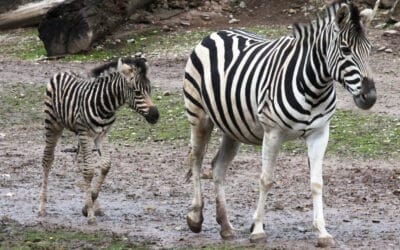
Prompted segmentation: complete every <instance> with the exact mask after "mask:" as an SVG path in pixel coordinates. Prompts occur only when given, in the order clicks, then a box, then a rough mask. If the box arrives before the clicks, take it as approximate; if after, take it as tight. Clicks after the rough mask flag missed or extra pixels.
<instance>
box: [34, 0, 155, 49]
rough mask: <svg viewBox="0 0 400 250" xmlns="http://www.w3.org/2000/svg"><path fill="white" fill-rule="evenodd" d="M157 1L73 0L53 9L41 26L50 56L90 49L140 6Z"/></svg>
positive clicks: (42, 38)
mask: <svg viewBox="0 0 400 250" xmlns="http://www.w3.org/2000/svg"><path fill="white" fill-rule="evenodd" d="M152 2H154V0H114V1H109V0H72V1H68V2H66V3H63V4H60V5H58V6H56V7H55V8H53V9H50V10H49V11H48V13H47V15H46V17H45V18H44V19H43V21H42V22H41V23H40V25H39V37H40V39H41V40H42V41H43V43H44V46H45V48H46V51H47V55H48V56H57V55H65V54H74V53H78V52H81V51H86V50H88V49H89V48H90V46H91V44H92V43H93V42H95V41H96V40H99V39H101V38H102V37H104V36H105V35H106V34H109V33H110V32H111V31H112V30H113V29H115V28H117V26H118V25H119V24H121V23H123V21H124V20H125V19H126V18H127V17H129V16H130V15H131V14H132V13H133V12H134V11H135V10H136V9H139V8H142V7H144V6H146V5H148V4H150V3H152Z"/></svg>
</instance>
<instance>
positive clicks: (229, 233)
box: [219, 229, 236, 240]
mask: <svg viewBox="0 0 400 250" xmlns="http://www.w3.org/2000/svg"><path fill="white" fill-rule="evenodd" d="M219 234H220V235H221V237H222V239H224V240H233V239H235V238H236V233H235V231H234V230H232V229H228V230H224V231H221V232H220V233H219Z"/></svg>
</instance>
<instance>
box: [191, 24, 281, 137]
mask: <svg viewBox="0 0 400 250" xmlns="http://www.w3.org/2000/svg"><path fill="white" fill-rule="evenodd" d="M274 43H276V41H273V42H272V41H269V40H267V39H264V38H262V37H259V36H257V35H254V34H251V33H247V32H244V31H239V30H223V31H219V32H216V33H213V34H211V35H210V36H208V37H206V38H204V39H203V40H202V42H201V43H200V44H199V45H197V46H196V47H195V49H194V50H193V52H192V54H191V56H190V58H189V60H188V63H187V66H186V69H185V71H186V72H185V84H184V91H185V96H186V98H187V99H189V100H192V102H194V103H196V102H198V103H199V105H201V107H202V109H204V110H205V111H206V112H207V113H208V114H209V116H210V118H211V119H212V120H213V122H214V124H216V125H217V126H218V127H219V128H220V129H221V130H222V131H223V132H224V133H227V134H228V135H230V136H231V137H232V138H235V139H236V140H238V141H241V142H244V143H249V144H260V143H261V141H262V137H263V129H262V127H261V124H260V122H259V118H258V104H259V101H258V99H260V96H259V94H260V91H259V90H258V89H259V88H260V82H261V81H263V79H260V77H258V76H261V75H262V74H263V71H264V69H263V68H262V64H263V63H265V59H267V57H266V56H265V55H266V54H267V53H268V52H269V51H271V50H272V49H273V48H274ZM264 80H265V79H264ZM193 100H195V101H193ZM189 112H190V109H189Z"/></svg>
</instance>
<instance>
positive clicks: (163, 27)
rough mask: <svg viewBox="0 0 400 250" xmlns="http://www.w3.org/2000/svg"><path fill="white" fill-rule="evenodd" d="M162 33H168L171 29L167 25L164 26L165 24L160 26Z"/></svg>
mask: <svg viewBox="0 0 400 250" xmlns="http://www.w3.org/2000/svg"><path fill="white" fill-rule="evenodd" d="M161 29H162V30H163V31H166V32H168V31H172V30H173V29H172V28H171V26H168V25H166V24H164V25H163V26H162V28H161Z"/></svg>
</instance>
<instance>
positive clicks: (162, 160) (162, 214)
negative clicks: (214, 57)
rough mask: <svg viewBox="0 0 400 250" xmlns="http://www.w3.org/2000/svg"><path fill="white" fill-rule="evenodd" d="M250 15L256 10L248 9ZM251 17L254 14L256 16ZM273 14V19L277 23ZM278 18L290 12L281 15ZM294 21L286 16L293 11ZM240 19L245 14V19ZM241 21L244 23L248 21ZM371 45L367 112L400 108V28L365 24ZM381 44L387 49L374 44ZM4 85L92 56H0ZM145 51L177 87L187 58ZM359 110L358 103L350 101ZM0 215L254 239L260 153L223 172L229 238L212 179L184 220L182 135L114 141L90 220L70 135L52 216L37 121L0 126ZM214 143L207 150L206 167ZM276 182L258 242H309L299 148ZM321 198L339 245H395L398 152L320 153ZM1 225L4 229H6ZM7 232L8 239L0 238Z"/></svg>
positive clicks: (112, 231)
mask: <svg viewBox="0 0 400 250" xmlns="http://www.w3.org/2000/svg"><path fill="white" fill-rule="evenodd" d="M252 16H253V17H254V16H256V17H257V15H256V14H255V15H254V12H253V14H252ZM254 20H255V21H254V22H255V23H256V24H257V22H260V20H258V19H257V18H254ZM278 21H279V20H275V19H274V20H273V22H274V23H275V22H278ZM281 21H282V22H283V23H284V24H285V23H286V22H288V20H287V19H285V18H282V20H281ZM289 21H292V20H289ZM246 22H250V21H249V19H248V18H247V19H246ZM246 24H247V23H246ZM369 37H370V39H371V42H372V44H373V46H374V49H373V54H372V57H371V67H372V69H373V71H374V72H375V77H374V78H375V80H376V85H377V91H378V102H377V104H376V105H375V106H374V107H373V108H372V109H371V110H370V111H359V112H364V113H379V114H386V115H391V116H394V117H399V115H400V106H399V101H398V100H399V97H400V78H399V76H400V36H385V35H384V34H383V31H382V30H378V29H371V30H370V31H369ZM383 46H385V47H386V48H390V49H392V50H393V52H392V53H386V52H384V51H378V49H379V48H381V47H383ZM0 59H1V60H0V74H1V77H0V91H2V88H1V86H2V85H4V84H11V83H17V82H22V83H26V84H44V83H46V82H47V79H48V77H49V76H50V75H51V74H53V73H54V72H56V71H60V70H74V71H77V72H84V71H85V70H87V69H89V68H91V67H92V66H93V65H96V64H97V63H84V64H82V63H70V62H69V63H65V62H56V61H50V62H28V61H16V60H12V59H9V58H5V57H3V56H1V57H0ZM149 60H150V69H151V72H150V77H151V80H152V82H153V83H154V85H155V86H156V87H157V88H159V89H161V90H170V91H179V90H180V88H181V79H182V71H183V68H184V64H185V59H184V58H164V59H151V58H150V59H149ZM338 98H339V103H338V107H339V108H343V109H353V107H354V105H353V104H352V100H351V97H350V96H349V95H348V94H347V93H346V92H345V91H343V90H342V89H341V88H340V86H338ZM354 109H355V108H354ZM0 132H1V133H0V149H1V150H0V218H2V221H3V222H4V221H5V220H6V219H7V220H8V219H12V220H16V221H17V222H18V223H20V224H21V225H22V227H26V228H44V229H46V230H55V229H60V228H61V229H66V230H71V231H83V232H96V231H101V232H106V233H107V234H109V235H117V236H120V237H124V238H125V239H127V240H129V241H131V242H134V243H137V244H140V245H145V246H148V247H150V248H179V247H181V248H185V247H202V246H209V245H219V244H229V245H230V246H244V247H253V246H254V245H252V244H250V243H249V241H248V236H249V227H250V224H251V217H252V213H253V211H254V209H255V204H256V201H257V199H258V176H259V174H260V165H261V161H260V157H261V156H260V154H259V153H255V152H254V153H253V152H240V153H239V154H238V156H237V157H236V158H235V160H234V162H233V164H232V167H231V168H230V169H229V171H228V176H227V188H226V190H227V202H228V209H229V211H230V218H231V221H232V223H233V225H234V227H235V228H236V229H237V232H238V236H237V238H236V239H235V240H233V241H229V242H226V241H223V240H221V239H220V237H219V226H218V224H217V223H216V221H215V216H214V215H215V202H214V194H213V184H212V181H211V180H207V179H206V180H203V188H204V196H205V202H206V205H205V209H204V212H205V214H204V216H205V221H204V224H203V231H202V232H201V233H200V234H194V233H191V232H190V230H189V229H188V227H187V226H186V219H185V217H186V213H187V211H188V208H189V206H190V202H191V190H192V185H191V183H185V182H184V176H185V174H186V171H187V164H186V157H187V152H188V146H187V144H188V142H187V143H177V144H172V143H171V144H168V143H148V144H144V143H139V144H131V145H126V144H124V145H118V144H114V147H113V150H112V157H113V159H119V160H118V161H116V160H114V161H113V166H112V169H111V171H110V173H109V175H108V177H107V179H106V182H105V184H104V189H103V191H102V192H101V194H100V198H99V199H100V202H101V204H102V207H103V209H104V211H105V213H106V215H105V216H104V217H99V218H98V225H97V226H88V225H87V223H86V218H85V217H83V216H82V215H81V208H82V205H83V193H82V175H81V172H80V170H79V168H78V167H77V166H75V164H74V155H73V154H71V153H65V152H63V149H66V148H71V147H73V146H74V145H75V143H71V141H72V140H62V142H61V144H59V146H58V148H57V152H56V160H55V162H54V167H53V169H52V172H51V175H50V181H49V202H48V213H49V214H48V216H47V217H45V218H38V217H37V212H38V193H39V188H40V181H41V166H40V165H41V164H40V163H41V157H42V150H43V145H44V144H43V130H42V127H41V126H34V127H32V126H30V125H29V124H20V125H17V126H13V127H11V126H6V127H5V128H1V130H0ZM215 150H216V149H215V147H214V146H212V147H210V148H209V150H208V154H207V156H206V159H205V163H204V166H205V168H209V165H210V161H211V158H212V156H213V154H214V153H215ZM275 181H276V183H275V185H274V187H273V189H272V190H271V192H270V195H269V198H268V202H267V213H266V216H265V222H266V232H267V239H268V240H267V243H266V244H265V245H258V247H260V248H263V247H266V248H279V249H284V248H289V249H291V248H301V249H309V248H314V245H315V243H316V236H315V234H314V232H313V231H312V228H311V221H312V203H311V192H310V190H309V173H308V167H307V160H306V156H305V155H297V154H291V153H285V152H284V153H281V155H280V157H279V159H278V163H277V168H276V177H275ZM324 181H325V191H324V201H325V218H326V222H327V229H328V231H329V232H330V233H331V234H332V235H333V236H334V238H335V240H336V243H337V247H338V248H343V249H349V248H357V249H358V248H365V249H369V248H375V249H384V248H398V247H399V245H400V214H399V213H398V209H399V208H400V196H399V192H398V190H399V188H400V166H399V164H398V159H361V158H342V157H341V156H340V155H336V156H330V157H327V158H326V160H325V162H324ZM2 230H5V231H7V228H4V227H3V228H2ZM2 240H7V239H2Z"/></svg>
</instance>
